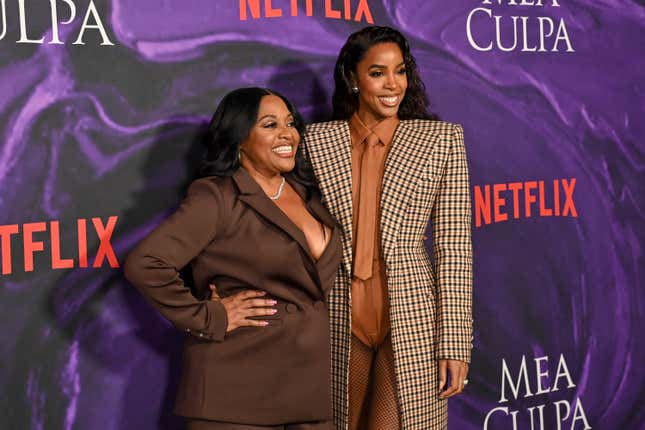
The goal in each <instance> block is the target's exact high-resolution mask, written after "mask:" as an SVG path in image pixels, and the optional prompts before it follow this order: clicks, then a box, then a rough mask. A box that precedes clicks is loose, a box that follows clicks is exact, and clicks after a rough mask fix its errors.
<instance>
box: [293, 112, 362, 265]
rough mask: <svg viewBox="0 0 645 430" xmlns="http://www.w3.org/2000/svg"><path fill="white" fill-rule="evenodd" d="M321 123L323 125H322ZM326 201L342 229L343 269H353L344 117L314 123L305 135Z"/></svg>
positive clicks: (349, 173)
mask: <svg viewBox="0 0 645 430" xmlns="http://www.w3.org/2000/svg"><path fill="white" fill-rule="evenodd" d="M323 127H324V128H323ZM305 143H306V151H307V154H308V155H309V158H310V160H311V164H312V165H313V168H314V172H315V174H316V178H317V179H318V183H319V186H320V191H321V192H322V195H323V199H324V202H325V205H326V206H327V208H328V209H329V211H330V212H331V213H333V214H334V216H335V217H336V219H337V220H338V223H339V224H340V228H341V231H342V233H343V234H342V239H343V240H342V244H343V264H344V265H345V266H344V268H345V273H352V254H353V253H352V153H351V138H350V134H349V125H348V124H347V121H333V122H329V123H322V124H313V125H312V126H310V128H309V131H308V132H307V134H306V137H305Z"/></svg>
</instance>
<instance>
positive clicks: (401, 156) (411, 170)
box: [380, 121, 439, 261]
mask: <svg viewBox="0 0 645 430" xmlns="http://www.w3.org/2000/svg"><path fill="white" fill-rule="evenodd" d="M437 139H439V136H438V135H436V134H429V133H428V132H427V131H425V130H421V129H420V128H419V127H415V125H414V123H413V121H401V122H400V123H399V126H398V128H397V129H396V132H395V133H394V137H393V139H392V147H391V148H390V152H389V153H388V156H387V160H386V161H385V172H384V173H383V185H382V191H381V224H380V227H381V246H382V249H383V256H384V258H385V260H386V261H387V260H388V257H389V256H390V255H391V253H392V250H393V249H394V246H395V244H396V240H397V235H398V233H399V228H400V227H401V222H402V221H403V216H404V215H405V213H406V210H407V207H408V205H409V204H410V201H411V199H412V197H413V196H414V190H415V188H416V185H417V183H418V182H419V181H420V180H421V178H422V177H423V173H424V170H425V169H426V168H427V164H428V161H429V160H430V156H431V154H432V151H433V150H434V148H435V142H436V141H437Z"/></svg>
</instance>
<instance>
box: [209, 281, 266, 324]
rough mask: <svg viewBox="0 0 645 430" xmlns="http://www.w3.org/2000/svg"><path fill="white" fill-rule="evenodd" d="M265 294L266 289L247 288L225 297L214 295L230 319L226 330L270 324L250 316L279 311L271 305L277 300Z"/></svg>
mask: <svg viewBox="0 0 645 430" xmlns="http://www.w3.org/2000/svg"><path fill="white" fill-rule="evenodd" d="M264 295H266V292H264V291H254V290H246V291H242V292H240V293H237V294H234V295H232V296H229V297H224V298H223V299H220V298H219V297H217V296H215V297H213V299H214V300H221V302H222V304H223V305H224V308H225V309H226V317H227V319H228V325H227V326H226V332H227V333H228V332H230V331H232V330H235V329H236V328H238V327H245V326H253V327H264V326H266V325H268V324H269V322H268V321H261V320H256V319H249V317H258V316H266V315H274V314H275V313H276V312H278V310H277V309H276V308H272V307H271V306H273V305H275V304H276V303H277V302H276V301H275V300H272V299H263V298H262V296H264Z"/></svg>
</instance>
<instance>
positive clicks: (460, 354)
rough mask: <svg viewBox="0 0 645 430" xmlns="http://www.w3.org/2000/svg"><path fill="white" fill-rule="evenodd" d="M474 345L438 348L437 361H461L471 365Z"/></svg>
mask: <svg viewBox="0 0 645 430" xmlns="http://www.w3.org/2000/svg"><path fill="white" fill-rule="evenodd" d="M471 351H472V344H468V345H463V346H456V345H455V344H450V345H442V344H439V345H438V348H437V360H459V361H463V362H466V363H468V364H470V359H471Z"/></svg>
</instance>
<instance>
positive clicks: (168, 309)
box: [123, 179, 228, 341]
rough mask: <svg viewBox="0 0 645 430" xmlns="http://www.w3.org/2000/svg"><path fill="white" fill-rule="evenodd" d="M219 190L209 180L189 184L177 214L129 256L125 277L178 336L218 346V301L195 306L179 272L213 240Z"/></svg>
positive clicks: (222, 329)
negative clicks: (183, 333) (179, 332)
mask: <svg viewBox="0 0 645 430" xmlns="http://www.w3.org/2000/svg"><path fill="white" fill-rule="evenodd" d="M221 203H222V195H221V192H220V189H219V188H218V187H217V186H216V185H215V184H214V183H213V182H212V181H210V180H208V179H199V180H197V181H195V182H193V183H192V184H191V186H190V188H189V189H188V194H187V196H186V198H185V199H184V201H183V202H182V203H181V206H180V207H179V209H178V210H177V211H176V212H175V213H174V214H172V215H171V216H170V217H168V219H166V220H165V221H164V222H163V223H162V224H161V225H160V226H159V227H157V228H156V229H155V230H154V231H153V232H152V233H150V235H149V236H147V237H146V238H145V239H144V240H143V241H142V242H141V243H140V244H139V245H137V247H136V248H135V249H134V250H133V251H132V252H131V253H130V255H128V258H127V259H126V262H125V266H124V269H123V270H124V274H125V277H126V278H127V279H128V280H129V281H130V282H131V283H132V284H133V285H134V286H135V287H136V288H137V289H138V290H139V291H140V292H141V293H142V294H143V295H144V296H145V297H146V298H147V299H148V301H149V302H150V303H151V304H152V305H153V306H154V307H155V308H157V310H159V312H161V314H162V315H163V316H164V317H165V318H166V319H168V320H169V321H170V322H171V323H173V324H174V325H175V326H176V327H177V328H179V329H180V330H184V331H188V332H191V333H193V334H194V335H196V336H198V337H200V338H204V339H212V340H216V341H221V340H223V339H224V335H225V333H226V327H227V325H228V321H227V318H226V310H225V309H224V306H223V305H222V304H221V302H219V301H211V300H197V299H196V298H195V297H194V296H193V295H192V294H191V292H190V289H189V288H188V287H187V286H186V285H185V284H184V281H183V280H182V279H181V277H180V276H179V269H181V268H182V267H184V266H185V265H186V264H188V263H189V262H190V261H191V260H192V259H193V258H195V257H196V256H197V255H199V253H200V252H201V251H202V250H203V249H204V248H205V247H206V246H207V245H208V244H209V243H210V242H211V241H212V240H213V239H214V238H215V236H216V230H217V223H218V221H221V220H222V219H223V217H222V215H221V207H222V204H221Z"/></svg>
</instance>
